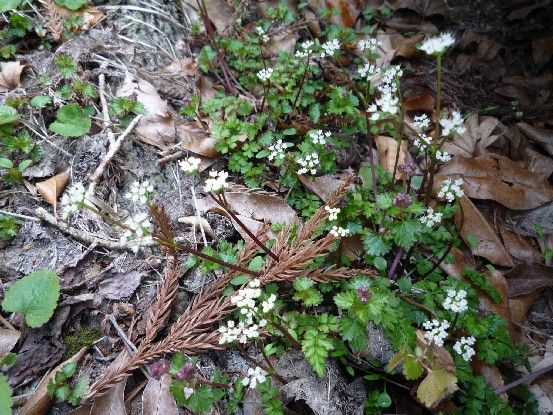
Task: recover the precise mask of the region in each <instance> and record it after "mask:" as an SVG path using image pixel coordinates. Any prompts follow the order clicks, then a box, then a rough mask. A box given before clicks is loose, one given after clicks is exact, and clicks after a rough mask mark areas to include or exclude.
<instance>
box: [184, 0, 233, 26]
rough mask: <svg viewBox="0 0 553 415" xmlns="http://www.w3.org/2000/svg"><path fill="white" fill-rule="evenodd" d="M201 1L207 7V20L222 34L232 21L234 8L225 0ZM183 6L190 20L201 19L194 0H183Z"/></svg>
mask: <svg viewBox="0 0 553 415" xmlns="http://www.w3.org/2000/svg"><path fill="white" fill-rule="evenodd" d="M203 3H204V4H205V8H206V9H207V16H208V17H209V20H211V22H212V23H213V25H214V26H215V28H216V29H217V32H218V33H219V34H223V33H224V32H225V30H226V29H227V28H228V27H229V26H231V25H232V23H233V22H234V9H233V8H232V7H231V6H230V5H229V3H228V2H226V1H225V0H204V1H203ZM184 6H185V7H186V10H187V14H189V15H190V19H191V20H192V21H195V20H198V21H201V18H200V16H199V13H198V2H197V1H196V0H185V1H184Z"/></svg>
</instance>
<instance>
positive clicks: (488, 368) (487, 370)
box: [473, 359, 507, 401]
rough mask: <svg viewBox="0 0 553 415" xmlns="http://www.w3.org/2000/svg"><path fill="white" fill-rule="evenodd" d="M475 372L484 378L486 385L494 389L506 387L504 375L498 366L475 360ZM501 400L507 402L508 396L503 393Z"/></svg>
mask: <svg viewBox="0 0 553 415" xmlns="http://www.w3.org/2000/svg"><path fill="white" fill-rule="evenodd" d="M473 367H474V371H475V372H476V374H477V375H480V376H482V377H483V378H484V380H485V381H486V383H487V384H488V385H490V386H491V387H492V388H494V389H498V388H500V387H501V386H503V385H505V381H504V379H503V375H502V374H501V372H500V370H499V369H498V368H497V366H492V365H489V364H487V363H484V362H482V361H481V360H478V359H475V360H474V362H473ZM500 396H501V399H503V400H504V401H506V400H507V394H506V393H503V394H501V395H500Z"/></svg>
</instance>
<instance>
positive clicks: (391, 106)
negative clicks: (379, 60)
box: [367, 65, 403, 121]
mask: <svg viewBox="0 0 553 415" xmlns="http://www.w3.org/2000/svg"><path fill="white" fill-rule="evenodd" d="M402 75H403V71H402V69H401V67H400V66H399V65H392V66H390V67H388V69H386V71H385V72H384V74H383V75H382V79H381V80H382V83H381V84H380V85H379V86H378V91H379V92H380V97H379V98H377V99H376V100H375V102H374V104H371V105H370V106H369V108H368V109H367V112H370V113H372V115H371V120H372V121H376V120H379V119H380V116H381V114H380V113H383V112H384V113H387V114H390V115H395V114H397V113H398V112H399V106H400V102H399V97H398V96H397V87H398V86H397V79H398V78H399V77H401V76H402Z"/></svg>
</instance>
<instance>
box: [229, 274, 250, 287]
mask: <svg viewBox="0 0 553 415" xmlns="http://www.w3.org/2000/svg"><path fill="white" fill-rule="evenodd" d="M248 282H250V279H249V278H248V277H247V276H245V275H238V276H237V277H234V278H233V279H231V280H230V284H231V285H234V286H241V285H244V284H247V283H248Z"/></svg>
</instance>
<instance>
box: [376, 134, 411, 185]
mask: <svg viewBox="0 0 553 415" xmlns="http://www.w3.org/2000/svg"><path fill="white" fill-rule="evenodd" d="M375 140H376V148H377V149H378V158H379V160H380V165H381V166H382V167H383V168H384V170H386V171H387V172H389V173H393V172H394V166H395V165H396V157H398V159H397V166H401V165H402V164H403V163H405V155H406V154H407V140H401V144H400V145H399V155H398V143H397V140H396V139H394V138H392V137H385V136H382V135H379V136H376V138H375ZM402 175H403V173H401V172H400V171H399V170H398V169H397V168H396V177H395V178H396V180H399V179H401V176H402Z"/></svg>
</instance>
